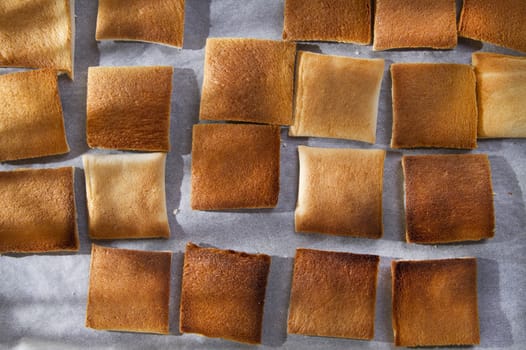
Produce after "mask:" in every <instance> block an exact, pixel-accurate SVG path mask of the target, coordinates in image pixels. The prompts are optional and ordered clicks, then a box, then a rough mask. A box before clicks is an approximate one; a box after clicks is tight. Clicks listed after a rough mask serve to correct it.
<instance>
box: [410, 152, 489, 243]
mask: <svg viewBox="0 0 526 350" xmlns="http://www.w3.org/2000/svg"><path fill="white" fill-rule="evenodd" d="M402 166H403V170H404V177H405V211H406V239H407V241H408V242H412V243H448V242H458V241H468V240H469V241H472V240H481V239H486V238H492V237H493V235H494V230H495V213H494V209H493V190H492V186H491V169H490V164H489V160H488V156H487V155H485V154H458V155H425V156H404V157H403V158H402Z"/></svg>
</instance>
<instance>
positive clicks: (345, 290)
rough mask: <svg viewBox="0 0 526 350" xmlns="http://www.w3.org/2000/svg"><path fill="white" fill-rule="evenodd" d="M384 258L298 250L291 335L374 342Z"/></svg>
mask: <svg viewBox="0 0 526 350" xmlns="http://www.w3.org/2000/svg"><path fill="white" fill-rule="evenodd" d="M379 263H380V258H379V257H378V256H376V255H362V254H352V253H342V252H330V251H321V250H312V249H297V250H296V258H295V260H294V274H293V277H292V289H291V294H290V309H289V321H288V333H295V334H304V335H314V336H324V337H338V338H354V339H364V340H371V339H373V337H374V311H375V304H376V281H377V275H378V266H379Z"/></svg>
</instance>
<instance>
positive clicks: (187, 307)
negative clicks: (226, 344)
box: [180, 243, 270, 344]
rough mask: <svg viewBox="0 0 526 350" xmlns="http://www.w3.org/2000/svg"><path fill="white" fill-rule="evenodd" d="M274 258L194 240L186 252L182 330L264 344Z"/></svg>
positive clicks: (182, 331)
mask: <svg viewBox="0 0 526 350" xmlns="http://www.w3.org/2000/svg"><path fill="white" fill-rule="evenodd" d="M269 267H270V257H269V256H268V255H264V254H247V253H240V252H235V251H232V250H220V249H215V248H201V247H199V246H197V245H195V244H192V243H188V244H187V246H186V253H185V256H184V267H183V282H182V291H181V309H180V313H181V314H180V331H181V333H198V334H201V335H204V336H207V337H214V338H224V339H229V340H234V341H237V342H242V343H249V344H259V343H261V327H262V322H263V306H264V301H265V289H266V285H267V276H268V272H269Z"/></svg>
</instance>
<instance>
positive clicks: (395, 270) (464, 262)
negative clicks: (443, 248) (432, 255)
mask: <svg viewBox="0 0 526 350" xmlns="http://www.w3.org/2000/svg"><path fill="white" fill-rule="evenodd" d="M391 271H392V283H393V288H392V290H393V301H392V303H393V331H394V338H395V345H397V346H443V345H474V344H479V343H480V331H479V317H478V307H477V260H476V259H475V258H459V259H444V260H422V261H393V262H392V264H391Z"/></svg>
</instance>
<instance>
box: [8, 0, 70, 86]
mask: <svg viewBox="0 0 526 350" xmlns="http://www.w3.org/2000/svg"><path fill="white" fill-rule="evenodd" d="M72 14H73V8H72V7H71V5H70V2H69V0H2V1H0V43H1V48H0V66H6V67H28V68H51V69H54V70H55V71H57V72H62V73H67V74H68V76H69V77H70V78H73V41H74V39H75V38H74V37H73V28H72V21H73V18H72Z"/></svg>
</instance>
